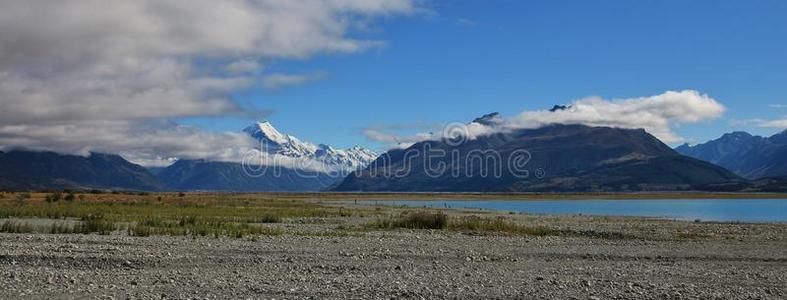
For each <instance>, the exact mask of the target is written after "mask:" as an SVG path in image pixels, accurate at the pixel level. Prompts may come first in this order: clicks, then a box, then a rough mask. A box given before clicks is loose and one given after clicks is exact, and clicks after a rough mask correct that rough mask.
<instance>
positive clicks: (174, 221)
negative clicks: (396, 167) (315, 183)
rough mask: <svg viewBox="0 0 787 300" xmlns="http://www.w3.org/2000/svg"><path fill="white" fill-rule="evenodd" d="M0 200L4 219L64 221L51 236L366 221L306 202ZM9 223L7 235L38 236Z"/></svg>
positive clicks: (240, 197)
mask: <svg viewBox="0 0 787 300" xmlns="http://www.w3.org/2000/svg"><path fill="white" fill-rule="evenodd" d="M20 197H23V198H24V199H25V200H23V201H14V200H12V199H8V197H6V198H3V199H0V219H2V218H6V219H7V218H40V219H52V220H62V222H54V223H53V224H52V225H51V226H50V227H49V228H46V229H43V230H41V231H43V232H48V233H58V234H66V233H96V234H104V235H106V234H110V233H112V232H115V231H118V230H121V231H125V232H126V233H128V234H129V235H132V236H150V235H177V236H182V235H193V236H216V237H218V236H230V237H238V238H240V237H244V236H249V235H276V234H281V233H282V231H281V230H280V229H277V228H271V227H270V226H264V225H263V224H268V223H283V222H288V221H290V220H292V221H300V220H304V219H311V218H333V217H341V216H362V212H361V211H359V210H346V209H343V208H340V207H327V206H322V205H319V204H316V203H314V202H306V201H292V200H277V199H270V198H267V197H259V196H255V195H248V194H183V193H176V194H155V195H150V194H145V193H80V194H76V193H73V192H68V193H60V192H53V193H48V194H42V193H38V194H32V195H31V194H28V193H17V194H16V197H13V199H19V198H20ZM18 227H19V226H18V224H16V223H9V224H8V228H6V229H4V230H3V231H4V232H19V231H20V230H24V231H34V230H33V229H31V228H18Z"/></svg>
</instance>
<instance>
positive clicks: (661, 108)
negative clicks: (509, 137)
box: [504, 90, 725, 143]
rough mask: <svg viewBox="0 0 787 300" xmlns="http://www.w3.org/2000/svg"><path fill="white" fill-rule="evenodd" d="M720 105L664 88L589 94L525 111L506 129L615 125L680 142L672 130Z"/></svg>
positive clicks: (720, 109) (714, 112)
mask: <svg viewBox="0 0 787 300" xmlns="http://www.w3.org/2000/svg"><path fill="white" fill-rule="evenodd" d="M724 111H725V108H724V106H723V105H722V104H721V103H719V102H717V101H716V100H714V99H713V98H711V97H709V96H708V95H705V94H700V93H699V92H697V91H692V90H686V91H679V92H678V91H667V92H665V93H663V94H660V95H656V96H650V97H640V98H631V99H617V100H605V99H602V98H599V97H590V98H585V99H580V100H576V101H574V102H572V103H570V104H569V105H568V107H567V108H566V109H562V110H556V111H554V112H552V111H547V110H543V111H527V112H523V113H521V114H520V115H518V116H516V117H515V118H513V119H511V120H508V122H507V124H504V126H506V127H509V128H535V127H539V126H543V125H545V124H583V125H589V126H608V127H618V128H643V129H645V130H646V131H648V132H649V133H651V134H653V135H654V136H656V137H657V138H659V139H661V140H662V141H664V142H666V143H675V142H680V141H683V138H682V137H680V136H678V134H677V133H675V132H674V131H673V129H674V127H676V126H679V125H680V124H685V123H697V122H701V121H706V120H712V119H715V118H718V117H720V116H721V115H722V114H723V113H724Z"/></svg>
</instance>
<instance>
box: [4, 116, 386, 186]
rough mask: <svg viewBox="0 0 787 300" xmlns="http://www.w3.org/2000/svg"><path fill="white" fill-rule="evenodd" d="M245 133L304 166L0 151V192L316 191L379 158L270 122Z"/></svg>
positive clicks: (266, 151)
mask: <svg viewBox="0 0 787 300" xmlns="http://www.w3.org/2000/svg"><path fill="white" fill-rule="evenodd" d="M243 132H245V133H246V134H248V135H249V136H250V137H251V138H253V139H255V140H256V141H258V142H259V145H260V146H259V150H260V151H261V152H263V153H264V154H267V155H282V156H285V157H288V158H290V159H291V160H294V161H303V162H304V163H303V164H302V165H304V166H310V165H314V162H319V163H320V166H321V168H316V170H315V168H310V169H306V168H297V167H296V166H276V167H266V168H264V169H260V170H262V171H259V170H258V172H255V171H254V170H251V171H250V170H249V169H244V166H243V165H242V164H241V163H237V162H219V161H208V160H204V159H180V160H178V161H176V162H175V163H173V164H172V165H170V166H167V167H164V168H162V167H154V168H149V169H146V168H144V167H142V166H139V165H136V164H133V163H131V162H128V161H126V160H125V159H123V158H122V157H120V156H118V155H107V154H99V153H91V154H90V155H89V156H87V157H84V156H79V155H66V154H58V153H54V152H33V151H23V150H15V151H11V152H8V153H3V152H0V189H11V190H27V189H32V190H40V189H62V188H69V189H87V188H104V189H122V190H201V191H244V192H259V191H320V190H323V189H326V188H327V187H329V186H332V185H335V184H336V183H337V182H338V181H339V180H341V179H342V178H343V176H344V174H346V173H347V172H349V171H352V170H355V169H358V168H362V167H364V166H366V165H367V164H368V163H369V162H371V161H373V160H374V159H375V158H376V156H377V154H376V153H374V152H373V151H371V150H368V149H364V148H361V147H358V146H355V147H352V148H349V149H335V148H333V147H331V146H328V145H324V144H319V145H314V144H312V143H309V142H304V141H301V140H300V139H298V138H296V137H294V136H292V135H286V134H282V133H281V132H279V131H278V130H277V129H276V128H275V127H273V125H272V124H271V123H270V122H257V123H255V124H252V125H251V126H248V127H246V128H245V129H243Z"/></svg>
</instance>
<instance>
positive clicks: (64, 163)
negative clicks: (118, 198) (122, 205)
mask: <svg viewBox="0 0 787 300" xmlns="http://www.w3.org/2000/svg"><path fill="white" fill-rule="evenodd" d="M88 188H101V189H120V190H146V191H149V190H158V189H160V188H161V185H159V183H158V180H157V179H156V177H155V176H153V175H152V174H151V173H150V172H148V171H147V170H146V169H145V168H143V167H141V166H139V165H136V164H133V163H130V162H128V161H127V160H125V159H123V158H122V157H120V156H118V155H110V154H99V153H92V154H90V155H89V156H87V157H84V156H78V155H64V154H58V153H54V152H32V151H11V152H7V153H5V152H0V189H8V190H40V189H88Z"/></svg>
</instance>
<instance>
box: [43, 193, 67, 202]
mask: <svg viewBox="0 0 787 300" xmlns="http://www.w3.org/2000/svg"><path fill="white" fill-rule="evenodd" d="M60 199H63V194H61V193H60V192H54V193H51V194H49V195H46V197H45V198H44V201H46V202H47V203H55V202H58V201H60Z"/></svg>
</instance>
